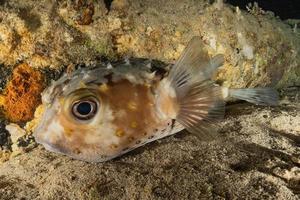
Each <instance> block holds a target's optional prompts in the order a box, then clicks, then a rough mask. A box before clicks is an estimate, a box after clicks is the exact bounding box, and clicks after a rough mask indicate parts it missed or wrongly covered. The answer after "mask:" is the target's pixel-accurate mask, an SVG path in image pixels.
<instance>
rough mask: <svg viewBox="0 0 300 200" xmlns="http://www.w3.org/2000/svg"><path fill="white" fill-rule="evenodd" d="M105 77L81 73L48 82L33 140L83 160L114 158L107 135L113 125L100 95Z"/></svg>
mask: <svg viewBox="0 0 300 200" xmlns="http://www.w3.org/2000/svg"><path fill="white" fill-rule="evenodd" d="M94 73H95V71H94ZM106 74H107V73H106V71H102V72H101V73H99V72H98V73H96V74H93V73H90V74H89V72H88V71H81V72H79V73H76V74H73V75H71V76H68V75H65V76H64V77H62V78H61V79H59V80H58V81H56V82H54V83H52V85H51V86H50V87H49V88H48V89H47V90H46V91H45V92H44V93H43V94H42V102H43V106H44V110H45V111H44V113H43V116H42V118H41V119H40V123H39V125H38V126H37V128H36V130H35V131H34V136H35V139H36V141H37V142H38V143H40V144H43V145H44V147H45V148H46V149H48V150H50V151H53V152H57V153H62V154H65V155H68V156H71V157H73V158H75V159H80V160H85V161H91V162H98V161H103V160H106V159H108V157H109V155H114V154H115V152H113V151H114V148H111V145H112V144H114V139H115V138H114V137H111V136H112V135H114V134H113V133H114V132H115V131H116V126H115V125H114V123H113V119H114V117H113V114H112V110H111V109H110V105H109V102H107V98H105V95H103V92H104V91H105V90H106V84H107V79H105V78H104V76H105V75H106ZM100 75H101V76H100ZM101 77H102V78H101Z"/></svg>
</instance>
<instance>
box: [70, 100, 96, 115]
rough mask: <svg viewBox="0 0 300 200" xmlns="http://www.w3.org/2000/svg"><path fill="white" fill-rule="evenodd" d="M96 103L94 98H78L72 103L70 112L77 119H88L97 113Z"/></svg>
mask: <svg viewBox="0 0 300 200" xmlns="http://www.w3.org/2000/svg"><path fill="white" fill-rule="evenodd" d="M97 109H98V108H97V103H96V102H95V101H94V100H90V99H86V100H78V101H76V102H74V103H73V106H72V114H73V116H74V117H76V118H77V119H79V120H89V119H91V118H93V117H94V116H95V115H96V113H97Z"/></svg>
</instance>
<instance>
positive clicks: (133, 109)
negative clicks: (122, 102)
mask: <svg viewBox="0 0 300 200" xmlns="http://www.w3.org/2000/svg"><path fill="white" fill-rule="evenodd" d="M127 107H128V109H129V110H132V111H135V110H137V104H136V103H135V102H133V101H130V102H129V103H128V104H127Z"/></svg>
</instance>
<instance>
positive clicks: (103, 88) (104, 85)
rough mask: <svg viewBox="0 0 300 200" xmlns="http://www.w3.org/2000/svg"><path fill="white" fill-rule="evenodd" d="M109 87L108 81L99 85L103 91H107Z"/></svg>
mask: <svg viewBox="0 0 300 200" xmlns="http://www.w3.org/2000/svg"><path fill="white" fill-rule="evenodd" d="M108 89H109V88H108V86H107V84H106V83H104V84H102V85H100V87H99V90H100V91H101V92H107V91H108Z"/></svg>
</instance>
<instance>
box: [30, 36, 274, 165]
mask: <svg viewBox="0 0 300 200" xmlns="http://www.w3.org/2000/svg"><path fill="white" fill-rule="evenodd" d="M222 63H223V56H222V55H216V56H215V57H213V58H210V57H209V56H208V54H207V52H205V50H204V44H203V43H202V42H201V39H200V38H198V37H194V38H193V39H192V40H191V41H190V43H189V44H188V46H187V47H186V49H185V51H184V52H183V54H182V55H181V57H180V58H179V60H178V61H177V63H176V64H175V65H174V66H172V67H171V70H169V71H166V72H165V73H157V72H155V71H154V72H153V69H152V68H151V66H150V67H149V63H144V62H141V61H134V62H119V63H115V64H113V65H111V64H109V65H108V66H97V67H96V68H93V69H86V68H85V69H79V70H76V71H74V72H72V73H71V74H65V75H64V76H63V77H61V78H60V79H59V80H57V81H55V82H53V83H52V85H51V86H50V87H49V88H47V89H46V90H45V91H44V92H43V94H42V102H43V105H44V107H45V112H44V114H43V116H42V118H41V121H40V123H39V125H38V127H37V128H36V130H35V132H34V136H35V139H36V141H37V142H38V143H40V144H43V145H44V146H45V148H46V149H48V150H50V151H54V152H58V153H62V154H65V155H68V156H71V157H73V158H75V159H80V160H84V161H88V162H103V161H106V160H110V159H112V158H115V157H117V156H120V155H122V154H124V153H126V152H128V151H130V150H132V149H135V148H137V147H139V146H142V145H144V144H146V143H149V142H151V141H154V140H157V139H159V138H163V137H166V136H168V135H172V134H174V133H177V132H179V131H181V130H183V129H187V130H188V131H189V132H191V133H194V134H197V135H198V136H201V137H203V138H211V137H213V136H214V135H215V134H216V133H215V132H214V131H213V126H214V122H215V120H216V119H219V118H222V116H223V114H224V103H225V100H226V98H228V97H237V98H240V99H244V100H249V101H250V102H253V103H260V104H267V105H269V104H276V101H277V95H276V92H275V91H274V90H272V89H269V88H267V89H264V88H262V89H259V90H256V89H246V90H243V89H236V90H235V89H228V88H224V87H221V86H218V85H215V84H214V83H213V82H212V81H211V80H210V77H211V76H212V73H213V72H214V71H215V70H216V69H217V68H218V67H220V66H221V65H222ZM257 91H259V92H257ZM251 100H252V101H251Z"/></svg>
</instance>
